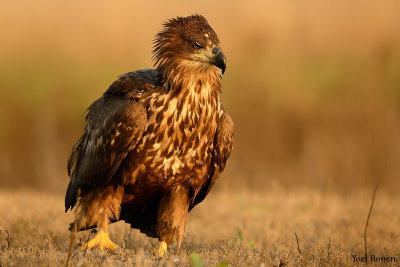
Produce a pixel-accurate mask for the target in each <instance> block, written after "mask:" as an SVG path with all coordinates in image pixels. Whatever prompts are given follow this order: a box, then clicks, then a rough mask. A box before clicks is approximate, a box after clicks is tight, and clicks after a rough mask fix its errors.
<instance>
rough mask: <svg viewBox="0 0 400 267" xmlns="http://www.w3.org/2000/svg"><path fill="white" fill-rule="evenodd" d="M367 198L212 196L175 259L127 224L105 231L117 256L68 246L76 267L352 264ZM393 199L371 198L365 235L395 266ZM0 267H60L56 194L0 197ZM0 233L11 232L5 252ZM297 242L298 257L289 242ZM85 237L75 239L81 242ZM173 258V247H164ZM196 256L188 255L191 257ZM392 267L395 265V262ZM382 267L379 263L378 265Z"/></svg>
mask: <svg viewBox="0 0 400 267" xmlns="http://www.w3.org/2000/svg"><path fill="white" fill-rule="evenodd" d="M370 199H371V192H369V193H365V192H355V193H354V194H352V195H348V196H343V195H334V194H325V193H321V192H316V191H304V190H302V191H297V192H296V191H286V190H283V189H275V190H271V191H265V192H260V193H259V194H254V193H251V192H228V191H225V190H224V191H220V190H219V191H217V192H214V193H213V194H211V196H210V197H209V198H208V199H207V200H206V202H205V203H203V204H202V205H200V206H199V207H197V208H196V209H195V210H194V211H193V212H192V213H191V214H190V217H189V222H188V225H187V233H186V237H185V240H184V242H183V245H182V249H181V251H180V253H179V255H174V253H170V254H169V257H168V258H166V259H162V260H158V259H156V258H155V257H154V256H153V250H154V248H155V246H156V244H157V242H156V240H154V239H149V238H147V237H145V236H144V235H142V234H140V233H139V232H138V231H136V230H132V231H131V230H130V228H129V227H128V225H126V224H124V223H117V224H114V225H112V226H111V227H110V236H111V238H112V239H113V240H114V241H115V242H116V243H117V244H118V245H119V246H120V249H118V251H116V252H114V253H111V252H97V251H88V253H87V254H86V255H84V252H82V251H80V250H78V249H76V248H74V251H73V257H72V263H73V265H76V266H97V265H102V266H175V265H178V266H182V265H183V266H185V265H190V263H191V262H190V260H189V255H190V254H191V253H197V254H198V255H199V256H200V258H201V259H202V261H203V262H204V264H205V266H216V265H217V264H219V263H221V262H227V263H229V264H230V265H232V266H249V265H251V266H260V265H262V264H265V266H272V265H275V266H277V265H279V264H280V265H281V266H283V265H282V264H285V265H288V266H297V265H317V266H325V265H354V261H353V258H352V256H351V255H358V256H362V255H363V230H364V223H365V218H366V215H367V212H368V208H369V205H370V203H369V202H370ZM399 205H400V198H399V197H394V196H390V195H387V194H384V193H383V192H378V194H377V198H376V202H375V206H374V210H373V212H372V215H371V219H370V225H369V229H368V246H369V250H370V253H371V254H375V255H379V256H394V257H397V259H398V260H400V245H399V242H398V240H399V238H400V229H399V227H398V226H399V223H400V212H399V210H398V209H397V208H396V207H399ZM0 218H1V219H0V226H1V229H2V233H1V235H0V237H1V238H0V247H1V255H0V265H1V266H37V265H42V266H48V265H50V266H59V265H64V264H65V261H66V257H67V251H68V246H69V233H68V231H67V227H68V223H69V222H70V221H72V220H73V215H72V214H67V215H65V214H64V212H63V199H62V197H61V195H57V196H56V195H54V196H50V195H46V194H42V193H35V192H32V191H1V193H0ZM5 230H7V231H9V233H10V234H11V244H10V247H9V248H8V244H7V235H6V233H5ZM294 232H296V234H297V236H298V239H299V247H300V249H301V253H299V251H298V248H297V244H296V238H295V236H294V234H293V233H294ZM87 235H88V232H84V233H79V234H78V237H77V240H78V241H79V240H82V241H85V240H86V239H87ZM172 252H174V248H172ZM195 256H196V255H195ZM397 264H398V263H397ZM385 266H386V265H385Z"/></svg>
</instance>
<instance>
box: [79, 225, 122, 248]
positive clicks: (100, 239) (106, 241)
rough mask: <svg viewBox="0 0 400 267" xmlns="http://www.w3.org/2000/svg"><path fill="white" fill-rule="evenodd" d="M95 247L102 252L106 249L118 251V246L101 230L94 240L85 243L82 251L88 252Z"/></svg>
mask: <svg viewBox="0 0 400 267" xmlns="http://www.w3.org/2000/svg"><path fill="white" fill-rule="evenodd" d="M93 247H99V249H100V250H104V248H106V249H109V250H116V249H117V248H118V245H117V244H115V243H114V242H112V241H111V239H110V237H109V236H108V233H107V232H104V231H102V230H100V231H99V232H98V233H97V234H96V236H95V237H94V238H93V239H92V240H90V241H89V242H87V243H83V244H82V247H81V249H82V250H86V249H89V248H93Z"/></svg>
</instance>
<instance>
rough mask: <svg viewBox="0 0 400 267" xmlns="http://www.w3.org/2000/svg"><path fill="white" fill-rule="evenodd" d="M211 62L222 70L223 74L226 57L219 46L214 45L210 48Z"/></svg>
mask: <svg viewBox="0 0 400 267" xmlns="http://www.w3.org/2000/svg"><path fill="white" fill-rule="evenodd" d="M212 55H213V57H212V60H211V62H212V64H214V66H216V67H218V68H220V69H221V70H222V74H224V72H225V69H226V58H225V55H224V53H222V50H221V49H220V48H219V47H214V48H213V49H212Z"/></svg>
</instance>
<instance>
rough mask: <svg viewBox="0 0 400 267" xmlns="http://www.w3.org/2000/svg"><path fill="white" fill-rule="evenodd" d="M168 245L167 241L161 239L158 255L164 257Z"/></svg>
mask: <svg viewBox="0 0 400 267" xmlns="http://www.w3.org/2000/svg"><path fill="white" fill-rule="evenodd" d="M167 247H168V245H167V243H166V242H165V241H161V242H160V243H159V246H158V250H157V256H159V257H161V258H162V257H164V256H165V253H166V252H167Z"/></svg>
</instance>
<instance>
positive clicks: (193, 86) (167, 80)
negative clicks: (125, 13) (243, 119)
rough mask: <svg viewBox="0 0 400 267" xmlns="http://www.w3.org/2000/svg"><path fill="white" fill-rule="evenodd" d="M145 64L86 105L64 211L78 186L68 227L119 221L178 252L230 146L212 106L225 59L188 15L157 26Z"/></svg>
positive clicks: (228, 125)
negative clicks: (151, 63) (150, 64)
mask: <svg viewBox="0 0 400 267" xmlns="http://www.w3.org/2000/svg"><path fill="white" fill-rule="evenodd" d="M154 60H155V66H156V68H155V69H154V70H150V69H148V70H140V71H136V72H130V73H127V74H124V75H121V76H120V77H119V79H118V80H116V81H115V82H114V83H113V84H112V85H111V86H110V88H109V89H108V90H107V91H106V92H105V93H104V95H103V96H102V97H101V98H99V99H98V100H97V101H95V102H94V103H93V104H92V105H91V106H90V107H89V108H88V113H87V116H86V122H87V124H86V128H85V130H84V133H83V135H82V137H81V138H80V139H79V140H78V141H77V143H76V144H75V145H74V147H73V149H72V153H71V156H70V159H69V161H68V174H69V176H70V177H71V180H70V183H69V185H68V189H67V193H66V198H65V207H66V210H68V209H69V208H71V209H72V208H73V207H74V206H75V204H76V200H77V198H78V195H77V194H78V189H80V190H79V192H81V193H80V196H79V197H80V202H79V203H80V205H79V207H78V209H77V212H78V220H77V228H78V230H85V229H89V228H93V227H98V228H99V229H100V231H102V232H105V233H107V224H108V223H109V222H110V221H111V222H115V221H119V220H124V221H125V222H127V223H130V224H131V226H132V227H133V228H137V229H140V230H141V231H142V232H144V233H146V234H147V235H148V236H151V237H157V238H158V239H159V240H160V242H162V243H161V247H163V246H165V248H166V245H167V244H170V243H171V242H172V241H177V244H178V247H179V245H180V243H181V241H182V238H183V235H184V229H185V225H186V219H187V214H188V212H189V211H190V210H191V209H192V208H193V207H194V206H195V205H197V204H198V203H200V202H201V201H202V200H203V199H204V198H205V197H206V196H207V194H208V192H209V191H210V189H211V188H212V186H213V185H214V183H215V180H216V179H217V178H218V176H219V173H220V172H222V171H223V169H224V167H225V165H226V162H227V160H228V158H229V156H230V153H231V150H232V146H233V122H232V120H231V118H230V116H229V115H228V113H227V112H226V111H225V110H224V108H223V107H222V105H221V101H220V93H221V78H222V74H223V72H224V71H225V57H224V55H223V53H222V51H221V50H220V49H219V40H218V37H217V35H216V34H215V32H214V31H213V29H212V28H211V27H210V26H209V24H208V22H207V21H206V19H205V18H204V17H202V16H200V15H193V16H189V17H184V18H182V17H178V18H175V19H171V20H169V21H167V22H166V23H165V24H164V28H163V30H162V31H161V32H160V33H159V34H158V35H157V36H156V40H155V43H154ZM110 242H111V241H110ZM89 243H90V242H89ZM91 244H92V245H93V244H94V245H98V244H97V243H96V244H95V243H91ZM94 245H93V246H94ZM89 246H91V245H90V244H89ZM99 246H100V247H102V246H101V245H99ZM106 247H107V246H106ZM161 247H160V251H159V254H160V255H162V254H163V250H164V249H162V248H161Z"/></svg>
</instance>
